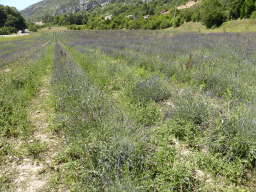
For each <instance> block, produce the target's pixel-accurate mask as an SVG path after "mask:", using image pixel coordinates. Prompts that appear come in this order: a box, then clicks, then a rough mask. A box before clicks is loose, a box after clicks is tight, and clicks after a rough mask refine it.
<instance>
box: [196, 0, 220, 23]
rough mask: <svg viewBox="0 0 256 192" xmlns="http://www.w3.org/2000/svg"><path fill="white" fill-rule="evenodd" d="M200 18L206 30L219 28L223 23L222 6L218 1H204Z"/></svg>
mask: <svg viewBox="0 0 256 192" xmlns="http://www.w3.org/2000/svg"><path fill="white" fill-rule="evenodd" d="M200 16H201V21H202V23H203V24H204V25H205V26H206V27H207V28H212V27H213V26H217V27H219V26H220V25H221V24H222V23H223V22H224V21H225V16H224V13H223V5H222V4H221V3H220V2H219V0H206V1H204V2H203V3H202V6H201V10H200Z"/></svg>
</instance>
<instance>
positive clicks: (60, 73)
mask: <svg viewBox="0 0 256 192" xmlns="http://www.w3.org/2000/svg"><path fill="white" fill-rule="evenodd" d="M54 55H55V59H54V74H53V78H52V86H53V87H54V92H55V95H56V111H57V118H56V122H57V123H58V124H59V125H60V127H61V129H62V130H63V131H64V132H65V138H66V143H67V147H68V150H67V151H66V153H67V155H68V156H69V157H70V158H71V159H72V160H73V161H77V163H78V164H79V165H81V166H82V169H77V171H75V172H73V173H69V174H72V175H73V176H74V177H75V182H76V186H77V190H83V189H87V190H90V191H105V190H111V189H115V190H116V189H117V188H119V190H123V189H124V188H125V187H127V188H130V190H135V188H136V187H138V184H136V182H138V181H139V180H140V179H141V178H134V177H135V176H136V175H138V176H143V171H144V170H145V169H146V167H147V163H146V161H145V160H146V159H145V158H146V151H147V150H148V148H147V147H148V146H147V143H146V139H145V138H146V129H145V127H143V126H141V127H138V126H136V125H135V124H134V122H133V121H132V120H131V119H130V118H128V117H127V116H125V114H123V113H122V112H121V111H120V110H119V109H118V107H117V106H116V105H115V104H114V102H113V101H112V100H111V99H110V97H109V96H108V95H107V94H106V93H105V92H104V91H103V90H101V89H100V88H99V87H97V86H94V85H93V84H92V83H91V81H90V79H89V77H88V76H87V75H86V74H85V72H84V71H83V69H82V68H81V67H80V66H79V65H77V64H76V63H75V62H74V61H73V59H72V57H71V56H70V55H69V53H68V52H67V51H66V50H65V49H64V48H63V47H62V46H61V45H60V44H59V43H57V44H56V46H55V50H54ZM139 135H140V136H139ZM124 165H125V166H126V165H127V166H128V167H127V168H128V169H130V170H132V171H131V172H130V174H129V175H131V176H132V177H133V178H132V179H131V180H130V179H129V178H127V177H129V176H127V175H125V174H124V172H123V168H124ZM73 176H72V177H73ZM69 177H70V175H69ZM129 180H130V183H129Z"/></svg>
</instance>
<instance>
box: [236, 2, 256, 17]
mask: <svg viewBox="0 0 256 192" xmlns="http://www.w3.org/2000/svg"><path fill="white" fill-rule="evenodd" d="M254 10H255V0H245V2H244V3H243V5H242V8H241V15H240V18H241V19H242V18H249V17H250V16H251V14H252V12H253V11H254Z"/></svg>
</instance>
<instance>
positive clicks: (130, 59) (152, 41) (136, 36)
mask: <svg viewBox="0 0 256 192" xmlns="http://www.w3.org/2000/svg"><path fill="white" fill-rule="evenodd" d="M255 44H256V33H209V34H199V33H180V34H168V33H167V32H162V31H126V30H121V31H63V32H54V33H42V34H41V35H40V36H37V37H33V38H27V39H21V40H12V41H0V45H1V46H0V61H1V62H0V95H1V97H0V111H1V113H0V149H1V150H0V168H1V169H2V170H4V171H3V173H2V174H0V189H1V190H3V191H8V190H17V189H20V185H21V183H22V182H16V180H17V178H19V176H18V175H19V174H20V172H19V170H18V169H17V170H16V171H14V170H12V172H13V174H11V175H10V174H9V172H10V171H9V169H8V166H11V165H12V164H13V163H14V164H22V163H23V161H24V159H26V158H29V157H30V158H31V159H32V160H31V162H39V163H41V164H42V170H44V171H43V172H42V170H39V172H37V173H36V174H35V177H38V175H40V178H41V180H43V181H45V183H44V184H42V185H40V190H42V191H54V190H68V191H255V189H256V186H255V183H256V182H255V178H256V177H255V176H256V173H255V166H256V101H255V98H256V97H255V96H256V78H255V76H256V66H255V62H256V56H255V55H256V54H255V53H256V50H255V48H256V46H255ZM45 79H49V82H48V81H47V82H48V85H47V86H48V88H47V91H48V92H49V93H48V95H49V96H48V97H46V99H45V101H44V102H45V103H46V104H45V106H46V107H44V108H45V109H44V110H46V109H47V108H49V109H52V110H49V111H50V112H48V114H50V115H49V116H50V117H49V118H43V117H41V119H44V120H43V121H44V123H45V124H47V126H46V127H47V128H45V131H44V132H45V134H46V133H47V137H49V138H53V139H52V140H51V141H53V143H54V140H55V139H57V140H58V142H57V143H59V144H58V145H59V146H61V147H59V148H57V145H56V148H53V147H52V146H51V145H52V144H50V142H48V140H44V141H45V142H43V140H40V139H39V140H35V138H37V137H36V133H37V132H38V131H37V128H36V127H38V126H37V125H36V124H35V125H33V124H32V123H31V122H33V121H31V120H29V119H30V116H31V115H30V114H31V113H32V112H30V113H29V110H28V109H30V108H31V107H30V106H31V105H32V106H33V103H35V102H33V101H34V100H35V99H36V98H39V99H38V102H39V103H40V97H39V96H40V94H39V93H40V90H43V91H45V89H46V88H45V87H47V86H45V87H44V84H45V82H46V81H45ZM42 87H43V89H42ZM38 94H39V96H38ZM31 103H32V104H31ZM40 113H41V112H40ZM41 114H42V113H41ZM37 124H38V123H37ZM31 139H32V141H33V142H30V141H31ZM18 141H19V142H20V143H24V144H21V145H20V146H19V145H18V147H16V144H15V143H17V142H18ZM47 142H48V143H47ZM61 143H62V144H61ZM49 151H55V153H51V152H49ZM10 156H12V157H14V156H15V157H17V158H18V159H19V160H13V158H10ZM7 172H8V174H7ZM44 178H47V179H44ZM49 178H50V179H49ZM28 185H29V183H25V184H23V189H24V188H26V186H28ZM25 191H26V190H25ZM27 191H28V190H27ZM35 191H36V190H35Z"/></svg>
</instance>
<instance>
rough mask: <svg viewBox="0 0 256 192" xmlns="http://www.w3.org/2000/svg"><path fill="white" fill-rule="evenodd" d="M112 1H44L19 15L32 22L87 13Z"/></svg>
mask: <svg viewBox="0 0 256 192" xmlns="http://www.w3.org/2000/svg"><path fill="white" fill-rule="evenodd" d="M112 1H114V0H61V1H59V0H44V1H40V2H38V3H35V4H33V5H31V6H29V7H28V8H26V9H24V10H22V11H20V13H21V14H22V15H23V16H24V18H25V19H27V21H30V22H32V21H33V22H34V21H38V20H41V19H42V17H43V16H45V15H51V16H56V15H60V14H63V13H70V12H73V13H76V12H78V11H82V10H83V11H88V10H90V9H91V8H93V7H95V6H97V5H101V6H104V5H106V4H108V3H110V2H112Z"/></svg>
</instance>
